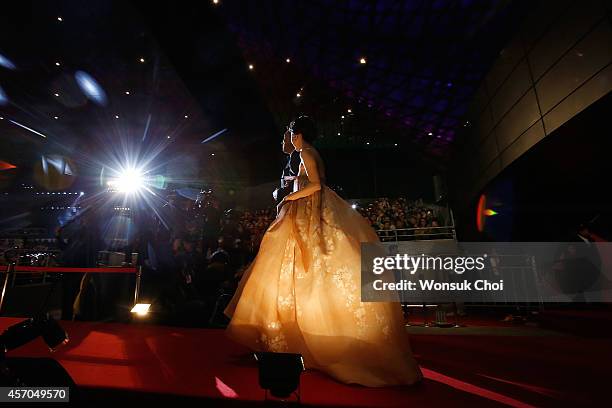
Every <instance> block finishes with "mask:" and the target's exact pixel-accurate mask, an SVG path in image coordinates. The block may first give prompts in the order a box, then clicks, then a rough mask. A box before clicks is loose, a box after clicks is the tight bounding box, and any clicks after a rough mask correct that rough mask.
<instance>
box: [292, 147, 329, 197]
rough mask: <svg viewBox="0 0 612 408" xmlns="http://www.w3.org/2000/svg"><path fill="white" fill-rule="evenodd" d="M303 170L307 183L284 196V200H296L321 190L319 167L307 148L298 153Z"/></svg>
mask: <svg viewBox="0 0 612 408" xmlns="http://www.w3.org/2000/svg"><path fill="white" fill-rule="evenodd" d="M300 156H301V157H302V163H304V170H306V175H307V176H308V185H307V186H306V187H304V188H303V189H301V190H298V191H295V192H293V193H291V194H289V195H288V196H286V197H285V201H290V200H298V199H300V198H304V197H308V196H309V195H311V194H313V193H315V192H317V191H319V190H321V179H320V178H319V169H318V167H317V161H316V160H315V157H314V155H313V154H312V153H311V152H310V151H308V150H302V152H301V153H300Z"/></svg>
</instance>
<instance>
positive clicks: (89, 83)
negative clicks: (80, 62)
mask: <svg viewBox="0 0 612 408" xmlns="http://www.w3.org/2000/svg"><path fill="white" fill-rule="evenodd" d="M74 79H75V80H76V82H77V84H78V85H79V88H81V91H83V93H84V94H85V96H87V98H89V99H91V100H92V101H94V102H95V103H97V104H98V105H106V92H104V89H102V87H101V86H100V85H99V84H98V82H96V80H95V79H93V77H92V76H91V75H89V74H88V73H87V72H84V71H77V72H76V73H75V74H74Z"/></svg>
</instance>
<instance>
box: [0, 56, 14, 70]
mask: <svg viewBox="0 0 612 408" xmlns="http://www.w3.org/2000/svg"><path fill="white" fill-rule="evenodd" d="M0 67H4V68H6V69H15V68H17V67H16V66H15V64H13V63H12V62H11V60H9V59H8V58H6V57H5V56H4V55H2V54H0Z"/></svg>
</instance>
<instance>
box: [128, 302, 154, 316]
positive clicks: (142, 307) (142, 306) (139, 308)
mask: <svg viewBox="0 0 612 408" xmlns="http://www.w3.org/2000/svg"><path fill="white" fill-rule="evenodd" d="M150 308H151V304H150V303H136V304H135V305H134V307H132V310H130V312H132V313H135V314H136V315H138V316H146V315H147V314H149V309H150Z"/></svg>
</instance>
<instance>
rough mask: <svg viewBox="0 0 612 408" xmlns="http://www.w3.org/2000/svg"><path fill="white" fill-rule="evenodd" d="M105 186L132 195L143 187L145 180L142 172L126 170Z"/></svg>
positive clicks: (131, 169) (133, 169) (132, 169)
mask: <svg viewBox="0 0 612 408" xmlns="http://www.w3.org/2000/svg"><path fill="white" fill-rule="evenodd" d="M107 185H108V186H109V187H110V188H112V189H114V190H116V191H118V192H120V193H125V194H133V193H136V192H138V191H139V190H141V189H142V188H143V187H144V186H145V179H144V175H143V173H142V171H140V170H139V169H135V168H128V169H126V170H123V171H121V172H120V173H119V176H118V177H116V178H114V179H112V180H109V181H108V183H107Z"/></svg>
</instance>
